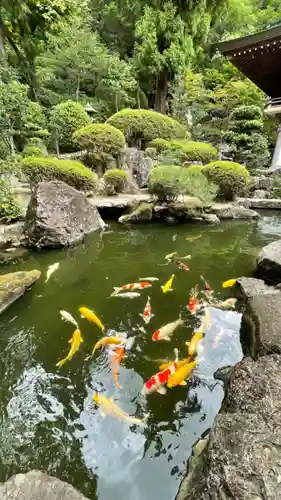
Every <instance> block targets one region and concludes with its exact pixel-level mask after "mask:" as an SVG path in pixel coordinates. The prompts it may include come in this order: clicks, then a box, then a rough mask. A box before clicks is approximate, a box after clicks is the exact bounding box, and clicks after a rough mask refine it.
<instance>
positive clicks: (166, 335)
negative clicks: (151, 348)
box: [152, 318, 184, 342]
mask: <svg viewBox="0 0 281 500" xmlns="http://www.w3.org/2000/svg"><path fill="white" fill-rule="evenodd" d="M183 323H184V322H183V320H182V319H181V318H179V319H177V320H176V321H173V323H167V325H164V326H161V328H159V330H156V331H155V332H154V333H153V335H152V340H153V341H154V342H156V341H157V340H171V339H170V336H171V335H172V333H174V331H175V330H176V329H177V328H178V326H180V325H183Z"/></svg>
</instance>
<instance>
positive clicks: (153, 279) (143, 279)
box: [139, 276, 159, 281]
mask: <svg viewBox="0 0 281 500" xmlns="http://www.w3.org/2000/svg"><path fill="white" fill-rule="evenodd" d="M139 281H159V278H155V277H154V276H152V277H151V276H149V277H148V278H139Z"/></svg>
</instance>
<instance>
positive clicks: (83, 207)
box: [24, 181, 105, 248]
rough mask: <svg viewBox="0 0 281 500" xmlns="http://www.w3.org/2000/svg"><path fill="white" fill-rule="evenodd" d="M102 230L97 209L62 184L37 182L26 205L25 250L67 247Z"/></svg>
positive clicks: (77, 192)
mask: <svg viewBox="0 0 281 500" xmlns="http://www.w3.org/2000/svg"><path fill="white" fill-rule="evenodd" d="M104 226H105V224H104V222H103V220H102V219H101V217H100V215H99V213H98V211H97V209H96V208H95V207H93V206H92V205H91V203H90V202H89V200H88V199H87V198H86V197H85V196H84V195H83V194H82V193H81V192H79V191H77V190H76V189H74V188H73V187H71V186H68V185H67V184H65V183H64V182H59V181H52V182H40V183H39V184H38V186H37V188H36V190H35V191H34V192H33V193H32V196H31V200H30V203H29V205H28V209H27V214H26V222H25V229H24V230H25V236H26V239H27V244H28V246H34V247H37V248H42V247H52V248H54V247H67V246H70V245H74V244H76V243H79V242H80V241H81V240H83V238H84V236H85V235H86V234H89V233H92V232H93V231H98V230H100V229H103V228H104Z"/></svg>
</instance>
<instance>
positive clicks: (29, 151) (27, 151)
mask: <svg viewBox="0 0 281 500" xmlns="http://www.w3.org/2000/svg"><path fill="white" fill-rule="evenodd" d="M22 155H23V156H46V155H47V151H46V153H45V154H44V151H42V149H41V148H39V147H38V146H29V145H26V146H25V147H24V149H23V152H22Z"/></svg>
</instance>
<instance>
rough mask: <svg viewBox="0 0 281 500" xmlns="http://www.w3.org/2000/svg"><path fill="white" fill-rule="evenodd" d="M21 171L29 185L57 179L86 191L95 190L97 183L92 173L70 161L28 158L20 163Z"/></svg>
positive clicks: (80, 164) (76, 162)
mask: <svg viewBox="0 0 281 500" xmlns="http://www.w3.org/2000/svg"><path fill="white" fill-rule="evenodd" d="M22 169H23V172H24V174H25V175H26V176H27V178H28V180H29V182H30V183H31V184H37V183H38V182H41V181H51V180H55V179H57V180H59V181H62V182H65V183H66V184H69V185H70V186H73V187H75V188H76V189H82V190H85V191H86V190H89V189H95V188H96V185H97V181H98V178H97V175H96V174H95V173H94V172H92V171H91V170H90V169H88V168H87V167H85V166H84V165H83V164H82V163H80V162H78V161H72V160H58V159H57V158H52V157H42V156H41V157H34V156H28V157H26V158H24V159H23V161H22Z"/></svg>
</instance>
